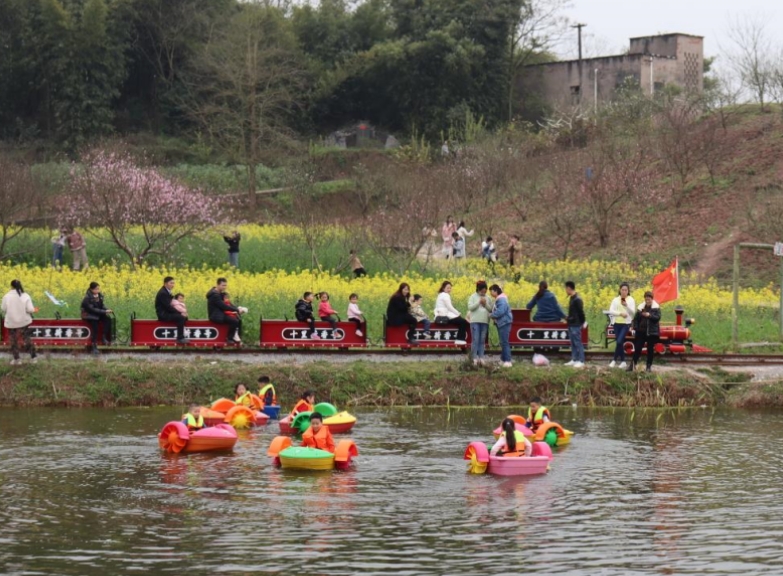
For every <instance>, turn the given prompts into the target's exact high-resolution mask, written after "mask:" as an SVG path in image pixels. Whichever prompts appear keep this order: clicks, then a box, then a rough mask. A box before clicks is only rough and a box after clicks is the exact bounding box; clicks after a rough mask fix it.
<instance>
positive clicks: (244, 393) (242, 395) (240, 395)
mask: <svg viewBox="0 0 783 576" xmlns="http://www.w3.org/2000/svg"><path fill="white" fill-rule="evenodd" d="M234 402H236V403H237V404H242V406H251V405H252V404H253V399H252V398H251V397H250V392H249V391H248V389H247V387H246V386H245V385H244V384H237V385H236V386H234Z"/></svg>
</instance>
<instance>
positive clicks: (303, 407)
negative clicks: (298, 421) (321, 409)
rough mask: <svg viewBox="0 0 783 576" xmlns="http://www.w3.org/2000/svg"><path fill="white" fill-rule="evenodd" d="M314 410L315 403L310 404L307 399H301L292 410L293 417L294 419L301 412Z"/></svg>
mask: <svg viewBox="0 0 783 576" xmlns="http://www.w3.org/2000/svg"><path fill="white" fill-rule="evenodd" d="M312 411H313V405H312V404H310V403H309V402H308V401H307V400H300V401H299V402H297V403H296V406H294V409H293V410H291V419H292V420H293V419H294V417H295V416H296V415H297V414H299V413H301V412H312Z"/></svg>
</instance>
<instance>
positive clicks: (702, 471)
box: [0, 407, 783, 576]
mask: <svg viewBox="0 0 783 576" xmlns="http://www.w3.org/2000/svg"><path fill="white" fill-rule="evenodd" d="M175 412H176V410H174V411H172V410H167V409H143V410H117V411H112V410H0V458H1V459H2V466H0V498H2V502H3V506H2V507H0V573H3V574H32V573H56V574H109V573H111V574H120V573H126V572H129V571H131V570H134V571H135V570H138V569H145V570H148V571H150V572H152V573H164V572H182V571H185V570H191V571H193V570H199V571H209V572H228V573H243V572H254V571H261V572H286V573H293V572H300V573H306V574H346V573H362V574H392V573H394V574H478V573H481V574H489V573H497V574H501V573H503V574H506V573H516V572H522V571H524V572H533V573H546V574H553V573H557V574H573V575H580V576H582V575H584V576H586V575H593V574H608V575H620V574H623V575H625V574H734V573H736V572H738V571H741V572H743V573H746V574H777V573H779V571H780V570H779V565H780V563H781V554H780V552H779V550H778V542H779V541H780V538H781V536H783V514H782V512H783V505H781V504H780V503H779V501H778V498H777V483H778V478H779V477H780V474H781V472H783V461H782V460H781V459H782V458H783V456H781V453H780V451H778V450H776V449H775V447H776V442H777V438H778V437H779V436H780V433H781V431H783V430H782V428H783V426H782V425H781V423H780V421H779V418H778V417H777V415H775V414H771V413H764V412H733V411H720V410H719V411H708V410H666V411H659V410H636V411H633V410H624V409H609V410H574V409H572V408H570V407H559V408H557V409H556V416H557V419H558V420H559V421H560V422H561V423H563V424H564V425H565V426H566V427H568V428H570V429H572V430H574V431H575V432H576V433H577V436H576V437H575V440H574V442H573V444H572V445H571V446H569V447H567V448H565V449H561V450H560V451H559V452H558V454H557V455H556V458H555V461H554V462H553V464H552V471H551V472H550V473H549V474H547V475H545V476H541V477H535V478H495V477H491V476H472V475H468V474H466V473H465V468H466V466H465V462H464V461H463V460H461V456H462V453H463V451H464V449H465V447H466V446H467V444H468V443H469V442H470V441H472V440H489V439H490V432H491V430H492V428H494V427H495V426H497V424H498V423H499V422H500V420H501V419H502V418H503V417H504V416H505V415H506V412H507V411H505V410H494V409H456V410H454V409H452V410H445V409H444V410H423V409H398V410H358V411H357V413H358V416H359V418H360V425H359V427H357V429H356V430H355V433H354V434H352V437H353V438H354V439H355V440H356V442H357V445H358V446H359V450H360V456H359V458H358V459H357V461H356V467H355V468H354V469H352V470H349V471H346V472H328V473H308V472H302V471H290V470H278V469H274V468H272V466H271V461H270V458H269V457H267V456H266V449H267V447H268V446H269V443H270V441H271V439H272V438H273V437H274V435H275V434H276V426H275V425H274V424H272V425H270V426H269V427H267V428H266V429H260V430H251V431H247V432H243V433H242V434H241V435H240V439H239V442H238V445H237V449H236V451H235V452H234V453H233V454H228V455H225V454H223V455H214V454H193V455H189V456H168V455H164V454H160V453H159V452H158V451H157V448H156V447H157V444H156V439H155V435H156V434H157V432H158V430H159V429H160V426H161V425H162V424H163V423H164V422H165V421H166V420H168V419H170V418H172V417H176V416H178V414H175Z"/></svg>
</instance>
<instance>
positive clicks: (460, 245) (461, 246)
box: [451, 232, 465, 260]
mask: <svg viewBox="0 0 783 576" xmlns="http://www.w3.org/2000/svg"><path fill="white" fill-rule="evenodd" d="M451 238H452V249H453V253H454V259H455V260H464V259H465V240H464V239H463V238H462V237H460V235H459V234H458V233H457V232H454V233H453V234H452V235H451Z"/></svg>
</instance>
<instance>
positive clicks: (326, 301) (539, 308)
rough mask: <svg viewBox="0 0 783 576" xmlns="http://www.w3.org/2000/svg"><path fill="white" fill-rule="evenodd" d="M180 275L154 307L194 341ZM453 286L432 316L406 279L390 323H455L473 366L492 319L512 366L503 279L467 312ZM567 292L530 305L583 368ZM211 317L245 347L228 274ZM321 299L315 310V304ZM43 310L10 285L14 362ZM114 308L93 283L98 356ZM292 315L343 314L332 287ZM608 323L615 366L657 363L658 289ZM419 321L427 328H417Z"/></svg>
mask: <svg viewBox="0 0 783 576" xmlns="http://www.w3.org/2000/svg"><path fill="white" fill-rule="evenodd" d="M175 285H176V280H175V279H174V278H173V277H172V276H166V277H165V278H164V279H163V286H161V288H160V289H159V290H158V292H157V294H156V296H155V313H156V316H157V319H158V320H159V321H161V322H169V323H173V324H174V325H175V326H176V341H177V344H182V345H186V344H188V343H189V340H188V338H186V336H185V325H186V323H187V322H188V320H189V314H188V310H187V307H186V304H185V296H184V294H182V293H181V292H175ZM451 290H452V284H451V282H449V281H448V280H446V281H444V282H443V283H442V284H441V286H440V288H439V289H438V294H437V297H436V299H435V303H434V308H433V315H432V318H430V316H429V314H427V312H426V311H425V307H424V298H423V296H422V295H421V294H416V293H413V292H412V291H411V287H410V285H409V284H407V283H405V282H403V283H402V284H400V285H399V287H398V289H397V291H396V292H394V293H393V294H392V295H391V297H390V298H389V301H388V305H387V307H386V322H387V325H388V326H406V327H407V328H408V331H407V341H408V344H409V345H411V346H418V345H419V343H420V340H421V339H424V340H428V339H430V338H432V326H433V324H434V325H449V326H452V327H454V328H455V329H456V338H455V339H454V340H453V343H454V345H455V346H466V345H467V333H468V331H470V334H471V358H472V359H473V362H474V363H475V364H477V365H478V364H483V363H484V362H485V361H486V348H485V343H486V341H487V337H488V333H489V328H490V325H492V324H494V326H495V328H496V330H497V335H498V339H499V341H500V362H501V365H502V366H504V367H511V365H512V363H511V346H510V343H509V340H510V331H511V324H512V321H513V317H512V312H511V306H510V305H509V302H508V298H507V297H506V294H505V293H504V292H503V289H502V288H501V287H500V286H499V285H498V284H492V285H491V286H488V285H487V282H485V281H484V280H479V281H478V282H477V283H476V290H475V292H474V293H473V294H471V296H470V298H468V301H467V302H466V308H467V313H466V315H464V316H463V314H462V312H461V311H460V310H459V309H458V308H457V306H455V305H454V302H453V301H452V298H451ZM565 291H566V294H567V295H568V306H567V311H564V310H563V308H561V306H560V304H559V303H558V301H557V297H556V296H555V294H554V293H553V292H552V291H551V290H549V286H548V284H547V282H545V281H542V282H541V283H540V284H539V287H538V291H537V292H536V293H535V294H534V295H533V297H532V298H531V300H530V301H529V302H528V303H527V306H526V308H527V309H528V310H532V309H534V308H535V315H534V316H533V321H534V322H546V323H555V322H557V323H565V324H566V325H567V327H568V335H569V341H570V345H571V360H570V361H569V362H567V363H566V364H567V365H568V366H573V367H575V368H582V367H584V366H585V350H584V345H583V342H582V330H583V329H585V328H587V320H586V317H585V311H584V302H583V301H582V298H581V296H580V295H579V294H578V292H577V291H576V285H575V283H574V282H572V281H568V282H566V283H565ZM206 300H207V316H208V318H209V320H210V322H213V323H215V324H226V325H227V326H228V335H227V341H226V344H228V345H241V343H242V339H241V328H242V316H243V315H244V314H246V313H247V312H248V309H247V308H245V307H243V306H237V305H234V304H233V303H232V302H231V300H230V296H229V293H228V281H227V279H226V278H222V277H221V278H218V279H217V281H216V282H215V286H214V287H212V288H211V289H210V290H209V291H208V292H207V294H206ZM315 301H317V308H314V302H315ZM36 311H37V308H35V307H34V306H33V303H32V300H31V298H30V296H29V295H28V294H27V293H25V291H24V288H23V287H22V283H21V281H19V280H13V281H12V282H11V290H10V291H9V292H8V293H7V294H6V295H5V296H3V299H2V313H3V317H4V325H5V328H6V329H7V330H8V332H9V338H10V345H11V353H12V355H13V360H12V362H13V363H14V364H16V363H18V362H19V349H20V344H21V348H23V349H24V350H25V351H28V352H29V353H30V356H31V358H33V359H35V357H36V351H35V346H34V343H33V342H32V339H31V330H30V329H29V327H30V325H31V324H32V321H33V316H32V315H33V314H34V313H35V312H36ZM111 314H112V310H111V309H110V308H108V307H107V306H106V304H105V302H104V298H103V294H102V292H101V287H100V284H98V283H97V282H90V284H89V287H88V289H87V291H86V293H85V296H84V298H83V300H82V302H81V317H82V319H83V320H84V321H85V322H89V323H90V324H91V327H92V330H91V338H92V341H91V345H92V353H93V354H99V350H98V342H99V338H100V342H101V344H103V345H110V344H111V343H112V342H111V338H112V332H111V318H110V316H111ZM294 315H295V318H296V320H297V321H298V322H302V323H304V324H306V325H307V327H308V330H307V338H310V339H312V340H319V339H320V338H321V337H320V336H319V333H318V330H317V329H316V324H315V323H316V318H318V319H319V320H320V321H322V322H326V323H328V324H329V326H330V327H331V329H332V330H335V329H337V322H338V321H339V320H340V317H339V315H338V312H337V310H335V309H334V308H333V306H332V303H331V301H330V296H329V293H328V292H320V293H314V292H309V291H308V292H305V293H304V294H303V295H302V298H300V299H299V300H298V301H297V302H296V304H295V306H294ZM346 316H347V320H348V321H349V322H351V323H353V324H354V325H355V334H356V336H358V337H362V336H363V335H364V333H365V331H366V322H367V321H366V318H365V315H364V312H362V310H361V308H360V307H359V295H358V294H356V293H352V294H351V295H350V296H349V298H348V307H347V313H346ZM609 317H610V323H611V324H612V325H613V327H614V333H615V338H616V340H615V342H616V343H615V350H614V356H613V359H612V361H611V363H610V367H612V368H614V367H619V368H625V369H626V370H628V371H632V370H634V369H635V367H636V366H637V364H638V363H639V360H640V358H641V351H642V349H643V348H646V350H647V356H646V370H647V371H648V372H649V371H650V370H651V369H652V364H653V359H654V353H655V346H656V344H657V343H658V340H659V338H660V321H661V307H660V306H659V305H658V303H657V302H655V300H654V299H653V293H652V292H650V291H647V292H645V293H644V302H643V303H640V304H639V305H638V306H637V304H636V302H635V301H634V299H633V297H632V296H631V295H630V286H629V285H628V283H625V282H624V283H622V284H621V285H620V287H619V290H618V295H617V297H616V298H614V299H613V300H612V302H611V305H610V307H609ZM419 325H421V328H419ZM630 330H633V335H634V337H633V341H634V352H633V356H632V358H631V361H630V363H628V362H626V350H625V342H626V338H627V335H628V333H629V331H630Z"/></svg>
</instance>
